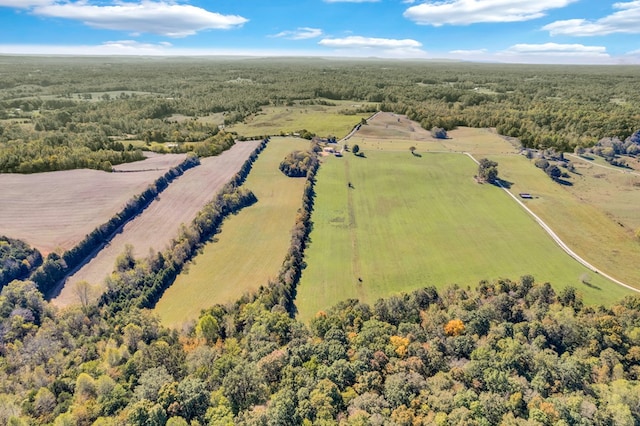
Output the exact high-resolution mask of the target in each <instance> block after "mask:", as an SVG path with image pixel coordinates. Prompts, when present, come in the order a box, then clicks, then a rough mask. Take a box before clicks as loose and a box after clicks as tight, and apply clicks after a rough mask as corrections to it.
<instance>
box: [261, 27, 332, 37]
mask: <svg viewBox="0 0 640 426" xmlns="http://www.w3.org/2000/svg"><path fill="white" fill-rule="evenodd" d="M321 35H322V30H321V29H319V28H309V27H300V28H297V29H296V30H293V31H282V32H280V33H278V34H274V35H273V36H272V37H282V38H287V39H289V40H307V39H310V38H316V37H320V36H321Z"/></svg>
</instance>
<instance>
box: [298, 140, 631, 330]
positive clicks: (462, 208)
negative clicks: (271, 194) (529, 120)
mask: <svg viewBox="0 0 640 426" xmlns="http://www.w3.org/2000/svg"><path fill="white" fill-rule="evenodd" d="M365 154H366V156H367V158H358V157H354V156H353V155H352V154H347V155H346V156H345V157H344V158H341V159H340V158H328V159H327V160H326V161H325V163H324V164H323V165H322V166H321V168H320V171H319V173H318V182H317V184H316V191H317V198H316V203H315V206H316V207H315V211H314V214H313V221H314V228H313V231H312V234H311V244H310V246H309V247H308V249H307V251H306V261H307V265H308V266H307V268H306V269H305V270H304V271H303V276H302V280H301V283H300V285H299V287H298V296H297V301H296V303H297V307H298V312H299V317H300V318H301V319H303V320H308V319H309V318H311V317H313V316H314V315H315V314H316V313H317V311H319V310H322V309H327V308H328V307H330V306H332V305H333V304H335V303H336V302H338V301H340V300H344V299H346V298H358V299H360V300H361V301H363V302H367V303H372V302H374V301H375V300H376V299H378V298H380V297H384V296H388V295H390V294H393V293H397V292H400V291H410V290H412V289H415V288H419V287H423V286H432V285H433V286H436V287H439V288H443V287H446V286H447V285H450V284H453V283H457V284H460V285H464V286H466V285H470V286H475V285H477V283H478V282H479V281H480V280H482V279H488V280H493V279H496V278H500V277H504V278H510V279H515V280H517V279H518V278H519V277H520V276H522V275H525V274H532V275H533V276H534V277H535V278H536V280H537V281H538V282H545V281H549V282H551V283H553V285H554V286H555V288H562V287H564V286H574V287H576V288H577V289H578V291H579V292H580V293H582V294H583V297H584V300H585V302H587V303H605V304H606V303H610V302H613V301H615V300H619V299H620V298H622V297H623V296H624V295H626V294H628V291H627V290H625V289H623V288H622V287H619V286H617V285H615V284H613V283H611V282H609V281H608V280H606V279H604V278H602V277H600V276H598V275H597V274H593V273H591V272H590V271H588V270H587V269H586V268H584V267H582V266H581V265H580V264H579V263H577V262H576V261H574V260H573V259H571V258H570V257H569V256H568V255H566V254H565V253H564V252H563V251H562V250H561V249H560V248H559V247H558V246H556V245H555V243H554V242H553V241H552V240H551V238H550V237H549V236H548V235H547V234H546V233H545V232H544V231H543V230H542V229H541V228H540V227H539V226H538V225H537V224H536V223H535V222H534V220H533V219H532V218H531V217H530V216H528V215H527V213H526V212H525V211H523V210H522V209H521V208H520V207H519V206H518V205H517V204H516V203H515V202H514V201H513V200H512V199H510V198H509V197H508V196H507V194H505V193H504V192H503V191H502V190H500V189H499V188H497V187H495V186H492V185H480V184H477V183H475V181H474V179H473V175H474V174H475V173H476V172H477V166H476V165H475V163H474V162H473V161H472V160H471V159H470V158H468V157H467V156H464V155H460V154H447V153H428V154H427V153H425V154H422V157H414V156H412V155H411V154H410V153H409V152H408V151H407V152H406V153H405V152H377V151H372V150H369V151H365ZM514 157H515V156H514ZM515 158H518V157H515ZM348 182H351V183H352V185H353V189H350V188H348V185H347V183H348ZM587 276H588V277H589V280H590V285H585V284H583V283H582V282H581V279H582V278H584V277H587ZM359 279H360V280H361V281H360V280H359Z"/></svg>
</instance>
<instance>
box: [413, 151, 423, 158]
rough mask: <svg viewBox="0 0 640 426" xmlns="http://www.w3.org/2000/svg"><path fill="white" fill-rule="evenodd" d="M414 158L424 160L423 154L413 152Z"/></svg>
mask: <svg viewBox="0 0 640 426" xmlns="http://www.w3.org/2000/svg"><path fill="white" fill-rule="evenodd" d="M411 154H412V155H413V156H414V157H420V158H422V154H420V153H419V152H412V153H411Z"/></svg>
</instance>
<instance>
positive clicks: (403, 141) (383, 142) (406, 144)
mask: <svg viewBox="0 0 640 426" xmlns="http://www.w3.org/2000/svg"><path fill="white" fill-rule="evenodd" d="M448 136H449V137H448V139H436V138H434V137H432V136H431V132H430V131H428V130H425V129H423V128H422V127H420V123H417V122H415V121H412V120H409V119H408V118H407V117H406V116H404V115H399V114H393V113H389V112H380V113H378V114H376V116H375V117H374V118H372V119H370V120H369V121H368V124H367V125H365V126H362V127H361V128H360V130H358V132H356V134H355V135H353V136H352V137H351V138H350V139H349V140H348V141H347V142H346V143H347V144H348V145H350V146H353V145H354V144H358V145H359V146H360V149H362V150H364V151H370V150H372V151H408V150H409V148H410V147H412V146H413V147H415V148H416V153H422V152H469V153H471V154H473V155H476V156H479V155H480V156H482V155H490V154H500V153H516V152H517V150H516V149H515V148H514V146H513V145H512V144H511V143H509V142H508V141H507V140H505V139H504V138H503V137H501V136H500V135H498V134H496V132H495V130H493V129H475V128H470V127H459V128H457V129H454V130H451V131H449V132H448Z"/></svg>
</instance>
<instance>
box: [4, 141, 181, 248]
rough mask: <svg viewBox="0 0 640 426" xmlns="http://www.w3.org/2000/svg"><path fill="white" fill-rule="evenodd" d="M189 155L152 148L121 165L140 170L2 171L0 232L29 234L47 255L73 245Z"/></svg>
mask: <svg viewBox="0 0 640 426" xmlns="http://www.w3.org/2000/svg"><path fill="white" fill-rule="evenodd" d="M184 158H185V155H184V154H167V155H157V154H150V156H149V158H148V159H146V160H144V161H138V162H135V163H128V164H122V165H120V166H117V167H115V169H117V170H120V171H136V170H137V172H135V173H105V172H101V171H98V170H86V169H83V170H69V171H59V172H48V173H37V174H30V175H23V174H0V234H4V235H7V236H9V237H13V238H19V239H22V240H25V241H26V242H27V243H29V244H30V245H32V246H34V247H36V248H37V249H38V250H40V251H41V252H42V254H43V255H46V254H48V253H49V252H51V251H54V250H57V249H59V250H61V251H64V250H68V249H70V248H71V247H73V246H75V245H76V244H77V243H79V242H80V241H81V240H82V239H83V238H84V237H85V235H87V234H88V233H90V232H91V231H92V230H93V229H94V228H95V227H96V226H98V225H100V224H102V223H104V222H106V221H108V220H109V219H110V218H111V217H112V216H113V215H114V214H115V213H117V212H118V211H120V210H121V209H122V207H123V206H124V204H125V203H126V202H127V201H128V200H130V199H131V198H132V197H133V196H134V195H136V194H139V193H141V192H142V191H144V190H145V188H147V186H148V185H149V184H151V183H153V181H155V180H156V179H157V178H158V177H160V176H161V175H162V174H163V173H166V171H167V170H169V169H170V168H171V167H174V166H176V165H178V164H180V162H182V161H183V160H184Z"/></svg>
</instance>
